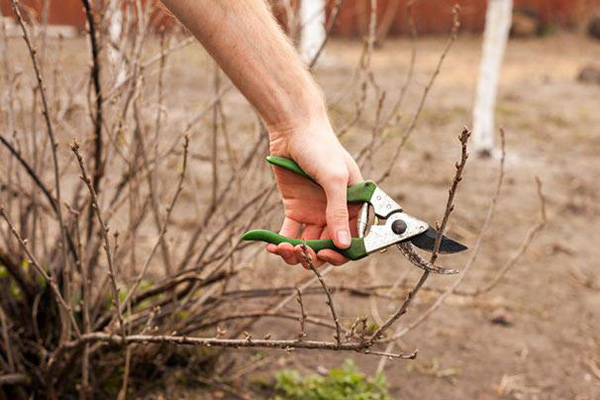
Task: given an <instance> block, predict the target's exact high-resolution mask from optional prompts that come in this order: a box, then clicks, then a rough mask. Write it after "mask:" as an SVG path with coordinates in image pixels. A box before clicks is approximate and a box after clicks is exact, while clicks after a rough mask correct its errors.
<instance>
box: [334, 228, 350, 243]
mask: <svg viewBox="0 0 600 400" xmlns="http://www.w3.org/2000/svg"><path fill="white" fill-rule="evenodd" d="M337 239H338V242H339V243H340V245H342V246H343V247H348V246H350V233H349V232H348V231H338V233H337Z"/></svg>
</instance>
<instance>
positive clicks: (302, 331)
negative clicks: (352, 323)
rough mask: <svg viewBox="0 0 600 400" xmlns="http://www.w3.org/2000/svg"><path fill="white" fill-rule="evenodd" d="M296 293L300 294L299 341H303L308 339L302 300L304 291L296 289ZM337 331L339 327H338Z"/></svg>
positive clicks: (298, 299)
mask: <svg viewBox="0 0 600 400" xmlns="http://www.w3.org/2000/svg"><path fill="white" fill-rule="evenodd" d="M296 292H297V293H298V298H297V301H298V304H299V305H300V317H299V318H298V320H299V321H300V333H299V334H298V339H299V340H302V339H304V338H305V337H306V329H305V325H306V311H304V301H303V300H302V291H301V290H300V288H299V287H296ZM336 329H337V325H336Z"/></svg>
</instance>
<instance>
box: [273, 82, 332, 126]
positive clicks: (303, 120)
mask: <svg viewBox="0 0 600 400" xmlns="http://www.w3.org/2000/svg"><path fill="white" fill-rule="evenodd" d="M284 97H285V98H282V99H280V100H279V101H278V103H279V110H278V112H277V113H274V115H271V116H268V115H267V116H264V117H263V119H264V121H265V123H266V125H267V128H268V130H269V132H277V133H278V134H280V135H286V136H289V135H293V134H295V133H297V132H301V131H305V130H307V129H308V128H309V127H311V126H312V127H314V126H319V125H321V126H322V124H323V123H326V124H329V118H328V116H327V109H326V106H325V100H324V98H323V94H322V93H321V90H320V89H319V88H318V87H317V85H316V84H315V83H314V82H308V83H307V84H306V85H303V86H302V87H300V88H299V89H298V90H297V91H296V93H286V96H284Z"/></svg>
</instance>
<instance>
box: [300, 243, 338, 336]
mask: <svg viewBox="0 0 600 400" xmlns="http://www.w3.org/2000/svg"><path fill="white" fill-rule="evenodd" d="M302 248H303V250H304V251H303V253H302V255H303V256H304V260H305V261H306V263H307V264H308V266H309V267H310V270H311V271H312V272H313V273H314V274H315V275H316V277H317V279H318V280H319V283H320V284H321V286H322V287H323V291H324V292H325V295H326V296H327V301H326V303H325V304H327V306H328V307H329V309H330V310H331V317H332V318H333V322H334V323H335V335H334V339H335V341H336V343H337V344H338V346H341V345H342V327H341V325H340V320H339V318H338V316H337V313H336V311H335V305H334V303H333V297H331V291H330V290H329V286H327V283H325V279H323V276H322V275H321V274H320V273H319V270H318V269H317V268H316V267H315V264H314V263H313V261H312V258H311V256H310V254H308V252H307V247H306V243H304V244H303V245H302Z"/></svg>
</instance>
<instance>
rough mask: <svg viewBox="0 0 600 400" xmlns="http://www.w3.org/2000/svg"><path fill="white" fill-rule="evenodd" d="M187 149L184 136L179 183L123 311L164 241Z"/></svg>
mask: <svg viewBox="0 0 600 400" xmlns="http://www.w3.org/2000/svg"><path fill="white" fill-rule="evenodd" d="M188 147H189V138H188V137H187V136H184V139H183V165H182V167H181V173H180V174H179V181H178V183H177V189H176V190H175V194H174V195H173V199H172V200H171V203H170V204H169V206H168V207H167V213H166V215H165V219H164V221H163V224H162V228H161V231H160V233H159V235H158V239H157V240H156V242H155V243H154V246H153V247H152V250H151V251H150V254H149V255H148V258H147V259H146V262H145V263H144V266H143V268H142V271H141V272H140V274H139V276H138V277H137V279H136V281H135V283H134V284H133V286H132V288H131V290H130V291H129V293H127V297H125V300H123V304H122V307H123V309H124V307H126V306H127V304H128V303H129V301H130V300H131V299H132V298H133V295H134V294H135V292H136V290H137V288H138V287H139V285H140V283H141V282H142V280H143V279H144V276H145V275H146V272H147V271H148V268H149V267H150V262H151V261H152V258H153V256H154V253H156V250H157V249H158V246H159V245H160V243H161V242H162V241H163V240H165V234H166V233H167V228H168V226H169V221H170V219H171V213H172V211H173V208H174V207H175V204H176V203H177V199H178V198H179V194H180V193H181V191H182V190H183V181H184V178H185V172H186V170H187V162H188Z"/></svg>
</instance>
